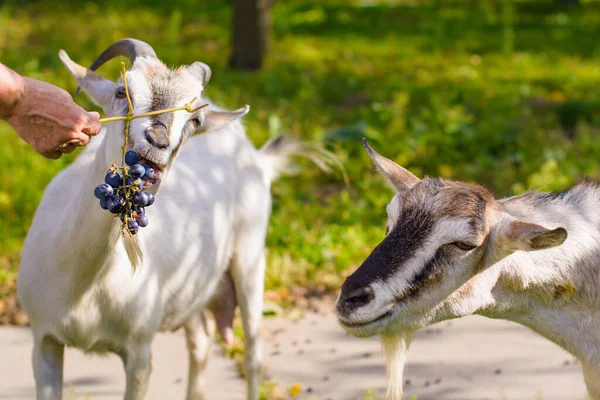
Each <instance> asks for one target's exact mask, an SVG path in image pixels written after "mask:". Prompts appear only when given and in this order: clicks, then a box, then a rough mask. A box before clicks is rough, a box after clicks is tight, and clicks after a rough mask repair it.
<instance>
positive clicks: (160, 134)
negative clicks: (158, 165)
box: [145, 126, 169, 149]
mask: <svg viewBox="0 0 600 400" xmlns="http://www.w3.org/2000/svg"><path fill="white" fill-rule="evenodd" d="M145 134H146V140H147V141H148V143H150V144H151V145H152V146H154V147H157V148H159V149H166V148H167V147H168V146H169V135H168V133H167V131H166V129H162V128H160V127H159V128H154V127H152V126H151V127H149V128H146V132H145Z"/></svg>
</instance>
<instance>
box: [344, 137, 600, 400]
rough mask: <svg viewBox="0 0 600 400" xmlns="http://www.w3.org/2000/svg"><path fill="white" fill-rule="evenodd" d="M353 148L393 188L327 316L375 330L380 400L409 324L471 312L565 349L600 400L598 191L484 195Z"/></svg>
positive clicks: (355, 329)
mask: <svg viewBox="0 0 600 400" xmlns="http://www.w3.org/2000/svg"><path fill="white" fill-rule="evenodd" d="M364 145H365V148H366V149H367V152H368V153H369V155H370V157H371V159H372V160H373V162H374V163H375V165H376V166H377V168H378V169H379V170H380V171H381V173H382V174H383V175H384V176H385V177H386V178H387V180H388V181H389V183H390V184H391V186H392V187H393V188H394V189H395V190H396V195H395V196H394V197H393V198H392V200H391V202H390V203H389V205H388V207H387V214H388V224H387V230H388V231H387V234H386V237H385V239H384V240H383V241H382V242H381V243H380V244H379V245H378V246H377V247H375V249H374V250H373V252H372V253H371V254H370V255H369V256H368V257H367V259H366V260H365V261H364V262H363V264H362V265H361V266H360V267H359V268H358V270H357V271H355V272H354V273H353V274H352V275H351V276H349V277H348V278H347V279H346V281H345V282H344V284H343V286H342V289H341V293H340V295H339V298H338V301H337V308H336V312H337V316H338V319H339V321H340V323H341V325H342V326H343V327H344V329H346V330H347V331H348V332H350V333H351V334H353V335H355V336H359V337H366V336H372V335H380V337H381V338H382V342H383V345H384V349H385V352H386V356H387V363H388V375H389V384H388V398H392V399H400V398H401V397H402V370H403V367H404V363H405V359H406V352H407V350H408V346H409V344H410V338H411V335H412V333H413V332H414V331H416V330H418V329H420V328H423V327H425V326H428V325H431V324H434V323H436V322H439V321H443V320H448V319H452V318H458V317H462V316H465V315H471V314H478V315H483V316H486V317H489V318H498V319H505V320H510V321H514V322H517V323H519V324H522V325H524V326H527V327H529V328H531V329H532V330H534V331H535V332H537V333H539V334H540V335H542V336H544V337H545V338H547V339H549V340H551V341H552V342H554V343H556V344H558V345H559V346H561V347H563V348H564V349H565V350H567V351H569V352H570V353H571V354H573V355H574V356H575V357H576V358H577V359H579V361H580V362H581V365H582V367H583V372H584V378H585V382H586V385H587V388H588V391H589V393H590V396H591V398H592V399H594V400H598V399H600V313H599V312H598V311H599V310H600V214H599V213H598V210H600V187H599V186H598V185H596V184H593V183H583V184H579V185H577V186H575V187H573V188H572V189H571V190H569V191H567V192H564V193H560V194H555V193H539V192H528V193H525V194H523V195H520V196H516V197H511V198H507V199H503V200H495V199H494V197H493V195H492V194H491V193H490V192H489V191H487V190H486V189H484V188H483V187H481V186H477V185H471V184H467V183H462V182H451V181H445V180H442V179H434V178H425V179H419V178H417V177H416V176H414V175H413V174H412V173H410V172H409V171H408V170H406V169H404V168H402V167H401V166H399V165H397V164H395V163H394V162H392V161H390V160H388V159H387V158H385V157H383V156H381V155H379V154H378V153H376V152H375V151H373V150H372V149H371V148H370V147H369V145H368V144H367V143H366V141H365V142H364ZM567 232H568V236H567Z"/></svg>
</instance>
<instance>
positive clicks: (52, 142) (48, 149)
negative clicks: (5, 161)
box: [7, 78, 102, 159]
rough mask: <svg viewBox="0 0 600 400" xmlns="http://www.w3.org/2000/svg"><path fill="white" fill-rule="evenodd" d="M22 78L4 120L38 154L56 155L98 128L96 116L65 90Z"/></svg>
mask: <svg viewBox="0 0 600 400" xmlns="http://www.w3.org/2000/svg"><path fill="white" fill-rule="evenodd" d="M23 81H24V91H23V94H22V96H21V97H20V100H19V101H18V103H17V105H16V106H15V107H14V109H13V110H12V115H11V116H10V118H8V120H7V122H8V123H9V124H10V125H11V126H12V127H13V129H14V130H15V132H16V133H17V134H18V135H19V136H20V137H21V138H22V139H23V140H25V141H26V142H27V143H29V144H30V145H31V146H32V147H33V148H34V149H35V150H36V151H37V152H38V153H40V154H41V155H43V156H45V157H47V158H52V159H56V158H59V157H60V156H61V155H63V154H68V153H71V152H73V151H74V150H75V149H76V147H79V146H86V145H87V144H88V143H89V142H90V138H91V136H95V135H97V134H98V133H100V131H101V130H102V125H101V124H100V115H99V114H98V113H97V112H88V111H86V110H84V109H83V108H81V107H80V106H78V105H77V104H76V103H75V102H74V101H73V98H72V97H71V95H70V94H69V93H68V92H66V91H64V90H63V89H60V88H58V87H56V86H54V85H51V84H49V83H46V82H41V81H38V80H35V79H29V78H24V79H23Z"/></svg>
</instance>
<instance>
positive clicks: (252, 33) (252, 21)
mask: <svg viewBox="0 0 600 400" xmlns="http://www.w3.org/2000/svg"><path fill="white" fill-rule="evenodd" d="M269 6H270V1H269V0H235V3H234V9H233V42H232V54H231V59H230V60H229V66H230V67H231V68H236V69H246V70H255V69H260V68H261V67H262V63H263V56H264V55H265V52H266V50H267V42H268V38H269V29H270V7H269Z"/></svg>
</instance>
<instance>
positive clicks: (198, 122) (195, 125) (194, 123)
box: [190, 118, 200, 128]
mask: <svg viewBox="0 0 600 400" xmlns="http://www.w3.org/2000/svg"><path fill="white" fill-rule="evenodd" d="M190 121H192V125H193V126H194V128H197V127H198V126H199V125H200V119H199V118H192V119H191V120H190Z"/></svg>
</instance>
